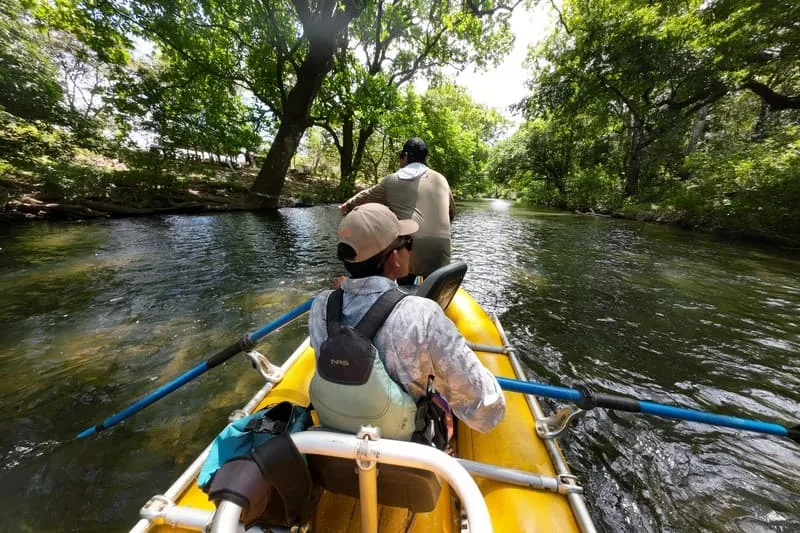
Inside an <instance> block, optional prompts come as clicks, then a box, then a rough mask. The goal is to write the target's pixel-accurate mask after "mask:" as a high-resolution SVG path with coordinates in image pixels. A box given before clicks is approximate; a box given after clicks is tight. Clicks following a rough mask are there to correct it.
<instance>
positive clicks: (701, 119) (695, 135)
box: [686, 104, 709, 155]
mask: <svg viewBox="0 0 800 533" xmlns="http://www.w3.org/2000/svg"><path fill="white" fill-rule="evenodd" d="M708 108H709V105H708V104H706V105H704V106H703V107H701V108H700V109H699V110H698V111H697V116H695V118H694V127H693V128H692V136H691V137H690V138H689V146H687V147H686V155H692V154H693V153H694V151H695V150H697V143H698V142H700V137H702V135H703V131H704V130H705V129H706V118H708Z"/></svg>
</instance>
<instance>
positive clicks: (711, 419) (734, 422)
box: [639, 400, 789, 437]
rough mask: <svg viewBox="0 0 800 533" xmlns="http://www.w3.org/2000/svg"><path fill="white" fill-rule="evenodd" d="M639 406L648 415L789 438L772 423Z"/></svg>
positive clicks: (655, 405)
mask: <svg viewBox="0 0 800 533" xmlns="http://www.w3.org/2000/svg"><path fill="white" fill-rule="evenodd" d="M639 405H640V406H641V407H642V412H643V413H647V414H649V415H656V416H663V417H665V418H674V419H676V420H688V421H689V422H700V423H701V424H711V425H712V426H724V427H728V428H734V429H744V430H746V431H755V432H756V433H766V434H768V435H777V436H779V437H788V436H789V430H788V429H787V428H785V427H783V426H781V425H780V424H774V423H772V422H762V421H760V420H749V419H747V418H739V417H736V416H727V415H717V414H714V413H704V412H703V411H695V410H694V409H687V408H685V407H675V406H674V405H664V404H662V403H655V402H648V401H645V400H639Z"/></svg>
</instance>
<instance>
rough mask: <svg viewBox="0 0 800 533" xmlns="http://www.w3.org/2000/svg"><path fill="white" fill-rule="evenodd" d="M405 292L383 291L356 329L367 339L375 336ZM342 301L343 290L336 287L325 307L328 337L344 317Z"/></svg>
mask: <svg viewBox="0 0 800 533" xmlns="http://www.w3.org/2000/svg"><path fill="white" fill-rule="evenodd" d="M406 296H407V294H405V293H404V292H403V291H401V290H399V289H390V290H388V291H386V292H385V293H383V294H382V295H381V296H380V298H378V301H377V302H375V303H374V304H373V305H372V307H370V309H369V311H367V313H366V314H365V315H364V316H363V318H362V319H361V321H359V323H358V325H357V326H356V329H357V330H358V331H359V332H360V333H361V334H362V335H364V336H365V337H366V338H368V339H369V340H372V339H373V338H375V334H376V333H377V332H378V330H379V329H380V327H381V326H382V325H383V323H384V322H386V319H387V318H389V315H390V314H391V313H392V310H393V309H394V308H395V306H396V305H397V304H398V303H399V302H400V300H402V299H403V298H405V297H406ZM343 302H344V291H343V290H342V289H337V290H335V291H333V292H332V293H331V294H330V296H328V305H327V309H326V316H325V318H326V321H327V329H328V338H330V337H332V336H334V335H336V333H338V331H339V329H341V327H342V325H343V323H344V319H343V317H342V306H343Z"/></svg>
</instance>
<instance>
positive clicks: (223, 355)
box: [77, 300, 312, 439]
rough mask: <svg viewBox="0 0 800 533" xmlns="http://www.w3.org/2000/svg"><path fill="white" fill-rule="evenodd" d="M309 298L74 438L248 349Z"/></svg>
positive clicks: (118, 419)
mask: <svg viewBox="0 0 800 533" xmlns="http://www.w3.org/2000/svg"><path fill="white" fill-rule="evenodd" d="M311 302H312V300H308V301H307V302H306V303H304V304H303V305H301V306H298V307H295V308H294V309H292V310H291V311H289V312H288V313H286V314H285V315H283V316H282V317H280V318H278V319H277V320H274V321H272V322H270V323H269V324H267V325H266V326H264V327H262V328H260V329H257V330H256V331H254V332H252V333H245V334H244V335H242V337H241V338H240V339H239V340H238V341H236V342H235V343H233V344H231V345H230V346H228V347H227V348H224V349H222V350H220V351H219V352H217V353H215V354H214V355H212V356H211V357H209V358H208V359H207V360H205V361H203V362H202V363H200V364H199V365H197V366H196V367H194V368H192V369H191V370H189V371H188V372H185V373H184V374H183V375H181V376H179V377H177V378H175V379H174V380H172V381H170V382H169V383H167V384H165V385H163V386H162V387H160V388H158V389H156V390H155V391H153V392H151V393H150V394H148V395H147V396H145V397H144V398H142V399H141V400H139V401H137V402H135V403H133V404H131V405H129V406H128V407H126V408H125V409H123V410H122V411H120V412H119V413H117V414H115V415H113V416H110V417H108V418H106V419H105V420H103V421H102V422H100V423H99V424H97V425H96V426H92V427H90V428H86V429H85V430H83V431H81V432H80V433H79V434H78V436H77V438H78V439H82V438H84V437H88V436H89V435H93V434H95V433H98V432H100V431H103V430H104V429H108V428H110V427H111V426H114V425H116V424H119V423H120V422H122V421H123V420H125V419H126V418H128V417H130V416H131V415H133V414H134V413H138V412H139V411H141V410H142V409H144V408H145V407H147V406H148V405H150V404H152V403H155V402H157V401H158V400H160V399H161V398H163V397H164V396H166V395H167V394H169V393H171V392H173V391H175V390H177V389H179V388H181V387H182V386H184V385H186V384H187V383H189V382H190V381H192V380H193V379H194V378H196V377H197V376H200V375H202V374H205V373H206V372H207V371H209V370H211V369H212V368H214V367H215V366H218V365H221V364H222V363H224V362H225V361H227V360H228V359H230V358H231V357H233V356H234V355H236V354H238V353H240V352H243V351H245V350H249V349H251V348H253V347H254V346H255V345H256V343H257V342H258V341H259V340H261V338H262V337H264V336H265V335H267V334H269V333H271V332H273V331H275V330H276V329H278V328H279V327H281V326H284V325H286V324H288V323H289V322H291V321H292V320H294V319H295V318H297V317H299V316H300V315H302V314H303V313H305V312H306V311H308V310H309V309H311Z"/></svg>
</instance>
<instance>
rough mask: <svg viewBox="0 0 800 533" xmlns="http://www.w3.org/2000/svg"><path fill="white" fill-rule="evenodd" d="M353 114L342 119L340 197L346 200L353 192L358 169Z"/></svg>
mask: <svg viewBox="0 0 800 533" xmlns="http://www.w3.org/2000/svg"><path fill="white" fill-rule="evenodd" d="M354 128H355V124H354V122H353V116H352V115H348V116H346V117H345V118H344V120H343V121H342V145H341V146H339V147H338V148H339V197H340V199H342V200H346V199H347V198H349V197H350V195H351V194H353V188H354V186H355V183H356V169H355V168H353V129H354Z"/></svg>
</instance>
